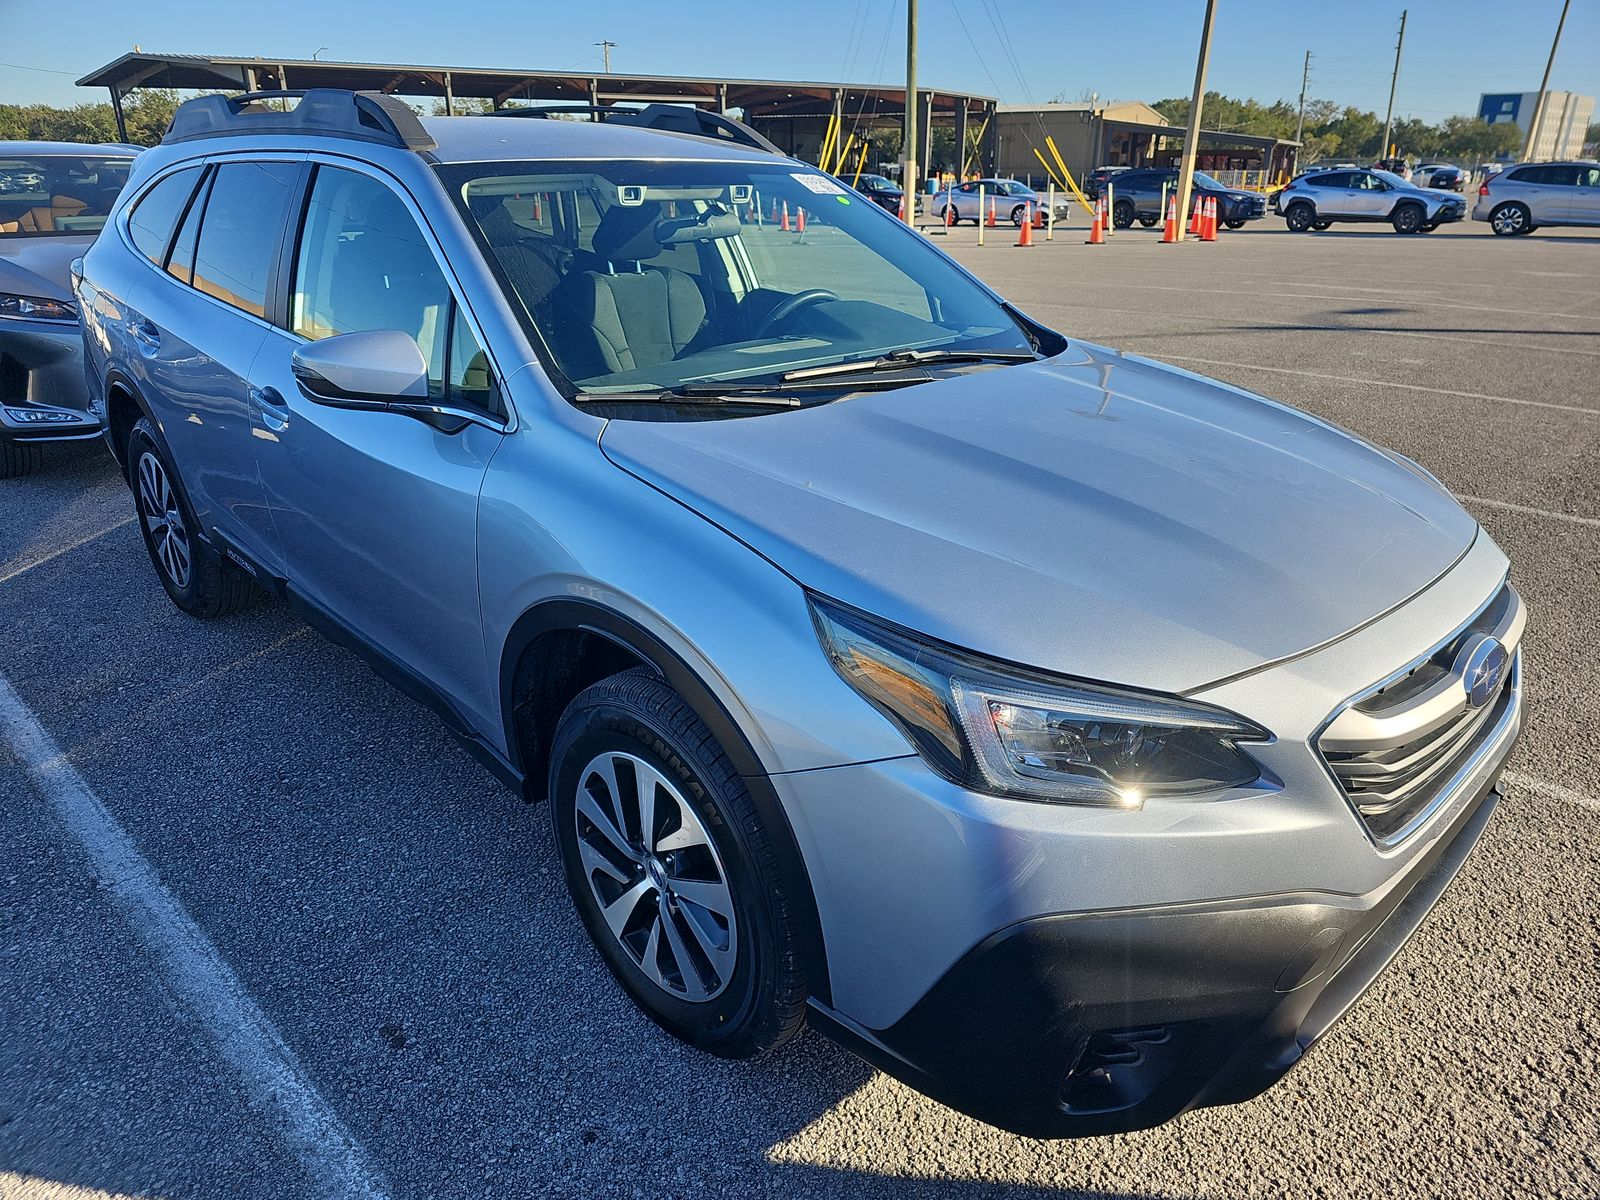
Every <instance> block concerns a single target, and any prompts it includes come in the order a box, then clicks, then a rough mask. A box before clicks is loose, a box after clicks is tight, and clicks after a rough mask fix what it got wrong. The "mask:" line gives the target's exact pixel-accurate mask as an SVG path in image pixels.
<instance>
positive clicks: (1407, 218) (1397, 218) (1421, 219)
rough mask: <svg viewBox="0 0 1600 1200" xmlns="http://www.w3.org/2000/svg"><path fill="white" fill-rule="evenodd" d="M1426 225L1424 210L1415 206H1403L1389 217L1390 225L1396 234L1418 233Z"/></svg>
mask: <svg viewBox="0 0 1600 1200" xmlns="http://www.w3.org/2000/svg"><path fill="white" fill-rule="evenodd" d="M1426 223H1427V220H1426V217H1425V215H1424V213H1423V211H1422V209H1421V208H1420V207H1419V206H1418V205H1415V204H1402V205H1401V206H1400V207H1399V208H1397V209H1395V210H1394V212H1393V213H1391V214H1390V216H1389V224H1391V225H1393V226H1394V231H1395V232H1396V233H1417V232H1420V231H1421V229H1422V227H1423V225H1425V224H1426Z"/></svg>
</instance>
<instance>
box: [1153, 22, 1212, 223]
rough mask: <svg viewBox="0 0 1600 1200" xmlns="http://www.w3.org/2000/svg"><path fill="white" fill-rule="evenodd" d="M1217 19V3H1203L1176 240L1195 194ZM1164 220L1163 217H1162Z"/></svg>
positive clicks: (1179, 179)
mask: <svg viewBox="0 0 1600 1200" xmlns="http://www.w3.org/2000/svg"><path fill="white" fill-rule="evenodd" d="M1216 16H1217V0H1206V23H1205V26H1204V27H1203V28H1202V29H1201V30H1200V61H1199V62H1198V63H1196V64H1195V69H1194V96H1193V97H1192V98H1191V99H1190V101H1189V129H1188V131H1187V132H1186V133H1185V134H1184V135H1183V163H1182V165H1181V166H1180V167H1179V168H1178V220H1177V226H1178V229H1177V238H1178V240H1179V241H1180V242H1181V241H1182V240H1183V231H1184V224H1183V220H1184V216H1185V214H1187V213H1188V211H1189V197H1190V195H1191V194H1192V193H1193V191H1194V157H1195V155H1196V154H1197V153H1199V150H1200V107H1201V105H1202V104H1204V103H1205V99H1206V67H1207V66H1208V65H1209V64H1210V62H1211V25H1212V22H1213V21H1214V20H1215V19H1216ZM1162 215H1163V216H1165V215H1166V214H1165V213H1163V214H1162Z"/></svg>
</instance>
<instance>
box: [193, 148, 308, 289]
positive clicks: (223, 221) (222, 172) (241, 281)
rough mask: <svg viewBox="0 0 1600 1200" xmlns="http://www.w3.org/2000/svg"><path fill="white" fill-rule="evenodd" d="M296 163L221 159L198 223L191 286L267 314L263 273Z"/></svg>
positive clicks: (296, 172) (280, 223)
mask: <svg viewBox="0 0 1600 1200" xmlns="http://www.w3.org/2000/svg"><path fill="white" fill-rule="evenodd" d="M299 173H300V166H299V164H298V163H271V162H263V163H224V164H223V165H222V166H220V167H218V168H217V171H216V178H215V179H214V180H213V182H212V184H211V196H210V198H209V199H208V200H207V201H206V209H205V215H204V217H203V218H202V219H201V224H200V240H199V245H198V246H197V247H196V249H195V257H194V286H195V287H197V288H199V289H200V290H201V291H202V292H205V293H206V294H207V295H208V296H215V297H216V298H217V299H219V300H222V301H224V302H226V303H228V304H231V305H233V306H234V307H235V308H238V309H243V310H244V311H245V312H247V313H252V314H254V315H255V316H258V317H264V316H266V314H267V277H268V275H269V274H270V273H271V271H272V259H273V256H274V255H275V254H276V253H277V249H278V239H279V238H280V237H281V236H282V234H283V222H284V218H285V217H286V216H287V215H288V212H289V193H290V191H291V189H292V188H293V186H294V181H295V179H296V177H297V176H298V175H299Z"/></svg>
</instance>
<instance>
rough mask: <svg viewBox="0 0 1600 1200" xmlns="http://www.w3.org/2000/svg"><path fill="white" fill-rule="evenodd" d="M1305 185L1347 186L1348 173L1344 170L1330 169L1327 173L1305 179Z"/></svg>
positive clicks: (1319, 186) (1348, 180) (1348, 183)
mask: <svg viewBox="0 0 1600 1200" xmlns="http://www.w3.org/2000/svg"><path fill="white" fill-rule="evenodd" d="M1306 186H1307V187H1314V188H1343V187H1349V186H1350V175H1349V173H1348V172H1346V171H1332V172H1330V173H1329V174H1327V175H1313V176H1311V178H1309V179H1307V180H1306Z"/></svg>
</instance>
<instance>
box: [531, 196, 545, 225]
mask: <svg viewBox="0 0 1600 1200" xmlns="http://www.w3.org/2000/svg"><path fill="white" fill-rule="evenodd" d="M533 219H534V220H535V221H542V220H544V215H543V212H542V210H541V209H540V207H539V193H538V192H535V193H534V194H533Z"/></svg>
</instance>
